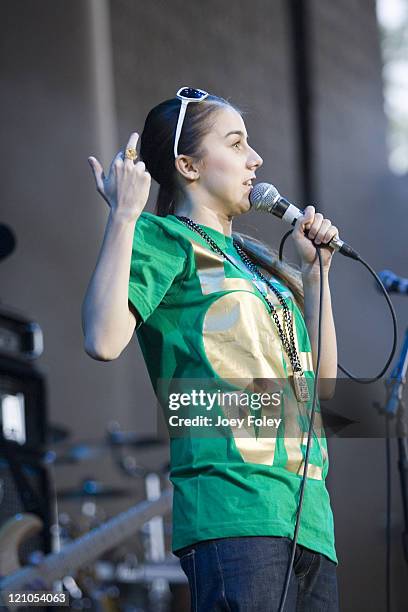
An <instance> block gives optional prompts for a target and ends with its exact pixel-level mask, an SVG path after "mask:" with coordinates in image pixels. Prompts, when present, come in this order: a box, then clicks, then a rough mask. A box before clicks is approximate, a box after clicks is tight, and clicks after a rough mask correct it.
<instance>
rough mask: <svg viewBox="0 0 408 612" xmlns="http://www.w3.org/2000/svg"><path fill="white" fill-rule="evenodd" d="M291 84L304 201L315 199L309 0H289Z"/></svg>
mask: <svg viewBox="0 0 408 612" xmlns="http://www.w3.org/2000/svg"><path fill="white" fill-rule="evenodd" d="M286 6H287V7H288V18H289V26H290V27H289V30H290V43H291V45H290V47H291V54H292V75H293V77H292V83H293V85H292V87H293V92H294V99H295V113H296V117H295V121H296V128H297V129H296V133H297V136H298V169H299V177H300V185H301V192H302V198H303V200H304V202H303V203H304V204H305V205H307V204H313V203H314V202H315V201H316V195H317V194H316V186H315V180H314V170H315V168H314V155H313V153H314V150H313V88H312V69H311V61H310V45H311V39H310V19H309V1H308V0H288V2H287V5H286Z"/></svg>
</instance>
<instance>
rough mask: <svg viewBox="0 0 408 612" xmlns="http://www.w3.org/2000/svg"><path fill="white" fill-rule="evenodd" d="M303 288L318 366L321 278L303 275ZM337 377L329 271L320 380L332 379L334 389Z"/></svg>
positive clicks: (315, 360) (330, 386) (326, 275)
mask: <svg viewBox="0 0 408 612" xmlns="http://www.w3.org/2000/svg"><path fill="white" fill-rule="evenodd" d="M302 280H303V289H304V295H305V313H304V314H305V323H306V327H307V330H308V333H309V338H310V342H311V346H312V356H313V366H314V369H315V370H316V366H317V348H318V331H319V295H320V279H319V277H317V278H316V276H314V277H312V278H310V277H308V276H307V275H305V274H303V275H302ZM336 378H337V341H336V330H335V327H334V320H333V310H332V304H331V296H330V287H329V280H328V272H327V271H325V272H324V273H323V304H322V327H321V350H320V370H319V379H320V380H327V381H329V380H331V381H333V384H332V385H328V388H330V389H331V391H333V390H334V381H335V379H336Z"/></svg>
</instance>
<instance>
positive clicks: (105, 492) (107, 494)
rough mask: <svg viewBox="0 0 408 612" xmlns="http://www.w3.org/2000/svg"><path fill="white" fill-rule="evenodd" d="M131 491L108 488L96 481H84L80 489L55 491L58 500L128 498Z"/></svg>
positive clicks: (121, 488)
mask: <svg viewBox="0 0 408 612" xmlns="http://www.w3.org/2000/svg"><path fill="white" fill-rule="evenodd" d="M132 493H133V491H132V490H131V489H127V488H126V489H125V488H123V487H109V486H106V485H104V484H103V483H101V482H99V481H97V480H92V479H88V480H84V481H83V482H82V487H81V488H80V489H77V488H70V489H63V490H61V491H57V497H58V498H59V499H87V500H89V499H91V498H92V499H102V498H103V499H114V498H118V497H129V496H131V495H132Z"/></svg>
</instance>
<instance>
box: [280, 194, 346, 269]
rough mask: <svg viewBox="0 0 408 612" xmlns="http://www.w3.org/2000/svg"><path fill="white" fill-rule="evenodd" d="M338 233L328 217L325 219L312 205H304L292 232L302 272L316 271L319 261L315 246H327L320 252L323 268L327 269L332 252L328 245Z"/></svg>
mask: <svg viewBox="0 0 408 612" xmlns="http://www.w3.org/2000/svg"><path fill="white" fill-rule="evenodd" d="M338 235H339V231H338V229H337V227H335V226H334V225H332V223H331V221H330V220H329V219H325V218H324V217H323V215H322V214H321V213H318V212H316V211H315V208H314V206H306V208H305V209H304V211H303V214H301V215H299V217H298V218H297V219H296V221H295V225H294V231H293V234H292V238H293V240H294V242H295V248H296V251H297V254H298V255H299V258H300V260H301V265H302V272H303V273H307V274H309V273H312V272H313V271H316V272H318V268H319V262H318V258H317V254H316V247H328V248H323V249H322V250H321V251H320V253H321V256H322V264H323V269H325V270H328V269H329V267H330V263H331V260H332V257H333V254H334V249H333V247H330V246H329V243H330V241H331V240H332V239H333V238H335V237H337V238H338ZM315 264H316V265H315Z"/></svg>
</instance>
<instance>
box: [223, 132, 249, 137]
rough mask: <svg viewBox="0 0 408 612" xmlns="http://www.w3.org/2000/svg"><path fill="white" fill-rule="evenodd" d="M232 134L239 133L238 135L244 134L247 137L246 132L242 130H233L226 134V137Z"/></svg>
mask: <svg viewBox="0 0 408 612" xmlns="http://www.w3.org/2000/svg"><path fill="white" fill-rule="evenodd" d="M231 134H237V135H238V136H242V137H243V138H244V137H245V134H244V132H241V130H233V131H232V132H228V134H225V136H224V138H227V137H228V136H231Z"/></svg>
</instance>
